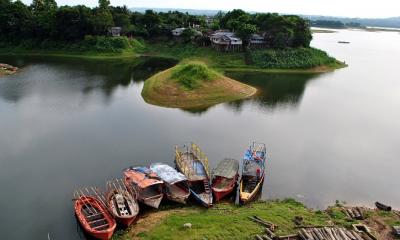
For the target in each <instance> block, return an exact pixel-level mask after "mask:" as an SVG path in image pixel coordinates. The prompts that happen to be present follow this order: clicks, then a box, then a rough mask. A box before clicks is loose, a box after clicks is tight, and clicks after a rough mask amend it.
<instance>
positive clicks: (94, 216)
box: [81, 201, 110, 231]
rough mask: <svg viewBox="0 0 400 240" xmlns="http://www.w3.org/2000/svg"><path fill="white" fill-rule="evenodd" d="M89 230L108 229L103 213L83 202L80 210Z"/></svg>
mask: <svg viewBox="0 0 400 240" xmlns="http://www.w3.org/2000/svg"><path fill="white" fill-rule="evenodd" d="M81 212H82V214H83V216H85V219H86V221H87V223H88V224H89V226H90V228H92V229H93V230H96V231H102V230H106V229H108V228H109V227H110V225H109V223H108V221H107V219H106V218H105V216H104V213H103V212H102V211H101V210H100V209H98V208H96V207H95V206H93V205H92V204H90V203H88V202H86V201H85V202H84V204H83V205H82V210H81Z"/></svg>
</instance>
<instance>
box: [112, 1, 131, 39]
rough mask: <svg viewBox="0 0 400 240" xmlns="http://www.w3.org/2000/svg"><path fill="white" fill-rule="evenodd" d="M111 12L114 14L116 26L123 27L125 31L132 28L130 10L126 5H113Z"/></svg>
mask: <svg viewBox="0 0 400 240" xmlns="http://www.w3.org/2000/svg"><path fill="white" fill-rule="evenodd" d="M111 14H112V16H113V22H114V26H117V27H121V28H122V32H123V33H127V32H129V31H131V30H132V24H131V19H130V12H129V10H128V8H127V7H126V6H123V7H111Z"/></svg>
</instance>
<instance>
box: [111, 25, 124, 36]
mask: <svg viewBox="0 0 400 240" xmlns="http://www.w3.org/2000/svg"><path fill="white" fill-rule="evenodd" d="M108 31H109V32H110V33H111V36H113V37H119V36H121V31H122V28H121V27H111V28H110V29H109V30H108Z"/></svg>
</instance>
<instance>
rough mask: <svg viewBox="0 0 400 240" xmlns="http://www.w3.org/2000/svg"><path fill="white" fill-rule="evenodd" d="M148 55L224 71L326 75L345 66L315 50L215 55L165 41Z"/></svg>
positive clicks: (150, 47) (148, 50) (208, 49)
mask: <svg viewBox="0 0 400 240" xmlns="http://www.w3.org/2000/svg"><path fill="white" fill-rule="evenodd" d="M145 52H146V54H147V55H155V56H164V57H172V58H177V59H178V60H200V61H203V62H205V63H206V64H207V65H208V66H210V67H212V68H215V69H219V70H222V71H225V70H235V69H240V70H241V71H263V72H328V71H333V70H335V69H339V68H343V67H346V66H347V65H346V64H344V63H342V62H340V61H338V60H336V59H335V58H333V57H331V56H329V55H328V54H327V53H326V52H324V51H322V50H319V49H315V48H289V49H265V50H248V51H245V52H218V51H216V50H214V49H212V48H211V47H196V46H193V45H191V44H181V43H175V42H168V43H166V44H165V43H164V44H160V43H152V44H148V46H147V48H146V50H145Z"/></svg>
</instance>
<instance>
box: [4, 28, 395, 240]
mask: <svg viewBox="0 0 400 240" xmlns="http://www.w3.org/2000/svg"><path fill="white" fill-rule="evenodd" d="M340 40H343V41H350V42H351V44H338V43H337V42H338V41H340ZM399 43H400V34H398V33H387V32H385V33H379V32H375V33H371V32H362V31H348V30H341V31H339V32H337V33H332V34H316V35H315V38H314V40H313V42H312V45H313V46H315V47H318V48H321V49H324V50H326V51H328V52H329V53H330V54H331V55H333V56H335V57H337V58H338V59H340V60H344V61H346V63H347V64H349V67H348V68H345V69H340V70H337V71H335V72H332V73H326V74H256V73H228V75H230V76H232V77H235V78H237V79H239V80H242V81H243V82H246V83H249V84H252V85H254V86H256V87H258V88H259V89H260V92H261V94H260V95H258V96H257V97H255V98H253V99H250V100H246V101H240V102H234V103H226V104H220V105H217V106H215V107H212V108H209V109H203V110H199V111H195V112H193V111H192V112H191V111H184V110H180V109H168V108H161V107H157V106H152V105H148V104H146V103H145V102H144V101H143V99H142V97H141V95H140V92H141V89H142V86H143V80H144V79H146V78H147V77H148V76H150V75H151V74H152V73H153V72H154V71H158V70H160V69H163V68H166V67H168V66H171V65H173V64H174V62H171V61H166V60H162V59H156V60H151V59H148V60H143V61H142V60H141V62H140V63H139V64H137V61H135V62H131V61H128V60H125V61H115V60H113V61H105V62H96V61H83V60H67V59H57V58H21V57H18V58H17V57H4V56H3V57H0V62H7V63H11V64H15V65H18V66H21V67H22V70H21V71H20V72H19V73H18V74H16V75H13V76H8V77H5V78H1V79H0V129H1V131H0V132H1V134H0V190H1V193H2V194H1V198H0V206H1V207H0V209H1V214H0V222H1V223H2V224H1V226H0V230H1V232H2V237H1V238H2V239H47V236H48V234H49V235H50V237H51V239H80V238H83V237H82V234H81V233H80V230H79V227H78V226H77V223H76V220H75V218H74V214H73V208H72V204H73V202H72V192H73V190H74V189H76V188H79V187H81V186H90V185H97V186H104V184H105V181H106V180H108V179H111V178H115V177H118V176H121V170H122V169H123V168H125V167H128V166H131V165H149V163H151V162H164V163H169V164H172V163H173V157H174V151H173V147H174V145H175V144H183V143H187V142H190V141H193V142H196V143H198V144H199V145H200V147H202V149H203V150H204V151H205V152H206V153H207V155H208V156H209V159H210V165H211V166H215V165H216V163H217V162H218V161H219V160H221V159H222V158H224V157H233V158H237V159H241V156H242V154H243V152H244V150H245V149H246V147H247V146H248V145H249V144H250V143H251V142H252V141H259V142H265V143H266V144H267V148H268V164H267V178H266V181H265V183H264V191H263V197H264V198H267V199H275V198H285V197H293V198H296V199H298V200H300V201H302V202H304V203H305V204H307V205H308V206H310V207H315V208H323V207H326V206H327V205H329V204H332V203H334V201H335V200H336V199H338V200H343V201H346V202H348V203H350V204H352V203H355V204H364V205H369V206H371V205H373V203H374V201H376V200H380V201H383V202H386V203H388V204H391V205H393V206H396V207H400V191H398V185H399V184H398V179H399V169H400V158H399V155H400V94H399V93H400V75H399V63H400V44H399Z"/></svg>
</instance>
